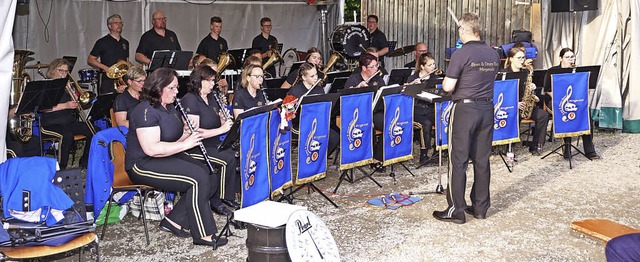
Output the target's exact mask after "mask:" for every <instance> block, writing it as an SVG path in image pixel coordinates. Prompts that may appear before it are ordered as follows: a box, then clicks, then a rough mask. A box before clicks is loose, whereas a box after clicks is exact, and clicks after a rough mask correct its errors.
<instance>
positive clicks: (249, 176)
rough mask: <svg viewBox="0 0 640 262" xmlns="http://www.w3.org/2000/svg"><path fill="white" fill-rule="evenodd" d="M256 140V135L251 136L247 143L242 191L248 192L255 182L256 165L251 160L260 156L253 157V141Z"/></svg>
mask: <svg viewBox="0 0 640 262" xmlns="http://www.w3.org/2000/svg"><path fill="white" fill-rule="evenodd" d="M255 138H256V134H252V135H251V141H250V142H249V150H248V151H247V162H246V164H245V167H244V172H243V173H244V178H245V182H244V189H245V190H249V188H250V187H252V186H253V183H254V182H255V180H256V176H255V175H256V168H257V163H256V161H254V160H253V159H254V158H256V157H258V156H259V155H260V154H259V153H258V154H255V155H253V149H254V148H255V144H254V140H255Z"/></svg>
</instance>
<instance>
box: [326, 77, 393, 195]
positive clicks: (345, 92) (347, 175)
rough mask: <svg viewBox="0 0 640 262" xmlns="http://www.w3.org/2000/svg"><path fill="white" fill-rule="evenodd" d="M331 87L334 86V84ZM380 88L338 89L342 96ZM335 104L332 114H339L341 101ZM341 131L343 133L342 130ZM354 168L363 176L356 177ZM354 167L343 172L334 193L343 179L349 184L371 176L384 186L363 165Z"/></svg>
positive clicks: (375, 90) (374, 181)
mask: <svg viewBox="0 0 640 262" xmlns="http://www.w3.org/2000/svg"><path fill="white" fill-rule="evenodd" d="M331 88H333V86H332V87H331ZM378 88H379V86H368V87H361V88H349V89H341V90H340V91H338V94H339V95H340V96H343V95H353V94H360V93H371V92H373V93H375V92H377V91H378ZM337 101H340V100H337ZM372 102H373V101H372ZM335 104H336V105H334V109H333V110H332V114H331V115H337V114H339V113H340V102H336V103H335ZM372 109H373V108H372ZM372 113H373V112H372ZM371 124H372V125H373V121H372V122H371ZM340 126H342V123H341V124H340ZM374 132H375V131H374ZM340 133H342V131H341V132H340ZM341 135H342V134H341ZM374 135H375V134H374ZM372 142H373V141H372ZM354 168H357V169H358V170H359V171H360V173H362V175H363V176H361V177H359V178H354V175H353V169H354ZM354 168H349V169H346V170H343V171H342V174H341V175H340V179H339V180H338V184H337V185H336V188H335V189H333V193H336V192H338V188H340V184H342V181H343V180H346V181H347V182H349V184H353V183H355V182H357V181H360V180H362V179H363V178H369V179H370V180H371V181H373V183H375V184H376V185H378V187H380V188H382V185H380V183H378V181H376V180H375V179H374V178H373V177H372V176H371V174H369V173H368V172H367V171H365V170H364V169H363V168H362V166H358V167H354Z"/></svg>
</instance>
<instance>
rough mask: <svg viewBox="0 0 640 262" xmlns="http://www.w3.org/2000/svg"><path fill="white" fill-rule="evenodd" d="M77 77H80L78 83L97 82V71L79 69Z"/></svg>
mask: <svg viewBox="0 0 640 262" xmlns="http://www.w3.org/2000/svg"><path fill="white" fill-rule="evenodd" d="M78 75H79V76H80V82H97V81H98V70H95V69H93V68H85V69H80V70H79V71H78Z"/></svg>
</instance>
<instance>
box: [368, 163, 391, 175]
mask: <svg viewBox="0 0 640 262" xmlns="http://www.w3.org/2000/svg"><path fill="white" fill-rule="evenodd" d="M369 167H371V169H373V170H374V171H376V172H378V173H385V172H387V167H385V166H383V165H382V162H376V163H372V164H369Z"/></svg>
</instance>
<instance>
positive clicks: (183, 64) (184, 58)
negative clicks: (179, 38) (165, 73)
mask: <svg viewBox="0 0 640 262" xmlns="http://www.w3.org/2000/svg"><path fill="white" fill-rule="evenodd" d="M191 57H193V52H192V51H179V50H156V51H153V55H152V56H151V63H150V64H149V71H153V70H156V69H158V68H161V67H166V68H172V69H174V70H188V69H189V62H190V61H191Z"/></svg>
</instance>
